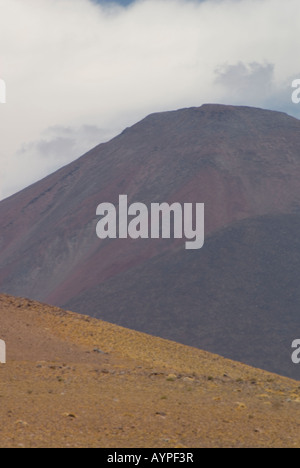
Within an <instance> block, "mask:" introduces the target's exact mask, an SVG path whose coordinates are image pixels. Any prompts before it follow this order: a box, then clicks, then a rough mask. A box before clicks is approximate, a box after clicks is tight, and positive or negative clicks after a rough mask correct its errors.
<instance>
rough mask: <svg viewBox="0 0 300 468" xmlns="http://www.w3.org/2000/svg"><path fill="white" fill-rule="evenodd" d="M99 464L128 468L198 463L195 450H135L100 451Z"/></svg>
mask: <svg viewBox="0 0 300 468" xmlns="http://www.w3.org/2000/svg"><path fill="white" fill-rule="evenodd" d="M100 458H101V462H102V463H104V464H105V465H106V466H111V465H112V464H129V465H130V466H140V467H143V466H149V465H156V464H159V465H161V464H164V463H167V464H171V465H174V464H178V463H188V464H189V465H192V464H194V463H197V462H199V461H200V457H197V454H196V451H195V450H187V449H185V450H182V449H179V450H178V449H168V450H160V449H158V450H153V449H137V450H130V449H129V450H126V449H119V450H114V449H112V450H109V449H102V450H101V452H100Z"/></svg>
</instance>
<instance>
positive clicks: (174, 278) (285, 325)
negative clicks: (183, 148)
mask: <svg viewBox="0 0 300 468" xmlns="http://www.w3.org/2000/svg"><path fill="white" fill-rule="evenodd" d="M299 232H300V215H279V216H264V217H261V218H258V219H250V220H245V221H240V222H238V223H236V224H235V225H233V226H231V227H228V228H226V229H223V230H221V231H219V232H218V233H216V234H214V235H212V236H211V237H210V238H209V239H208V240H207V241H206V244H205V248H203V249H202V250H200V251H198V252H186V251H184V250H182V249H180V248H178V249H177V250H176V251H174V252H167V253H165V254H163V255H161V256H160V257H156V258H155V259H152V260H149V261H148V262H146V263H144V264H143V265H141V266H139V267H136V268H135V269H132V270H130V271H127V272H126V273H123V274H120V275H119V276H118V277H115V278H111V279H110V280H108V281H105V282H103V283H102V284H100V285H99V286H98V287H95V288H94V289H92V290H90V291H89V292H88V293H86V294H83V295H82V296H79V297H77V298H75V299H74V300H72V301H70V302H68V303H67V304H66V307H68V308H70V309H71V310H78V311H85V310H86V309H87V308H88V310H89V311H90V313H92V315H94V316H96V317H98V318H103V319H105V320H110V321H113V322H115V323H118V324H120V325H123V326H126V327H129V328H133V329H136V330H140V331H146V330H147V331H148V332H149V333H152V334H156V335H159V336H161V337H164V338H168V339H172V340H175V341H180V342H182V343H184V344H189V345H192V346H195V347H198V348H203V349H206V350H209V351H214V352H216V353H218V354H221V355H223V356H225V357H228V358H233V357H234V358H235V359H236V360H239V361H242V362H245V363H247V364H251V365H253V366H256V367H260V368H264V369H268V370H271V371H273V372H276V373H279V374H283V375H287V376H291V377H294V378H298V379H299V378H300V368H298V367H297V366H296V365H294V364H293V363H292V361H291V354H292V349H291V343H292V341H293V340H294V339H296V338H297V337H298V338H299V336H298V335H299V333H298V332H299V324H300V314H299V304H300V288H299V277H300V236H299ZM99 298H101V300H99ZM297 333H298V335H297Z"/></svg>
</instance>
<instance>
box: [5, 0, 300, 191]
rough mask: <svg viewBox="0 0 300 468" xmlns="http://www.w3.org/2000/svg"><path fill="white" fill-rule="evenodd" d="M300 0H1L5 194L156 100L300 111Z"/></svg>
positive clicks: (108, 134) (156, 106)
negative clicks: (298, 83) (296, 86)
mask: <svg viewBox="0 0 300 468" xmlns="http://www.w3.org/2000/svg"><path fill="white" fill-rule="evenodd" d="M299 17H300V2H299V0H289V1H288V2H282V0H201V1H200V0H135V1H133V2H128V1H125V0H122V1H121V0H119V1H118V2H113V1H110V0H101V1H100V0H0V79H2V80H4V81H5V84H6V104H1V103H0V125H1V128H0V132H1V133H0V135H1V140H0V167H1V172H0V199H3V198H5V197H7V196H9V195H11V194H13V193H15V192H17V191H19V190H21V189H22V188H24V187H26V186H27V185H29V184H31V183H33V182H35V181H37V180H39V179H41V178H42V177H44V176H46V175H48V174H49V173H51V172H53V171H55V170H56V169H58V168H59V167H62V166H63V165H65V164H67V163H69V162H71V161H72V160H74V159H76V158H78V157H79V156H81V155H82V154H83V153H85V152H86V151H88V150H89V149H91V148H92V147H94V146H95V145H97V144H99V143H101V142H105V141H108V140H109V139H110V138H112V137H113V136H115V135H117V134H118V133H120V132H121V131H122V130H123V129H124V128H125V127H128V126H130V125H133V124H134V123H136V122H137V121H139V120H141V119H142V118H144V117H145V116H147V115H148V114H150V113H153V112H161V111H168V110H174V109H179V108H183V107H192V106H201V105H202V104H204V103H223V104H234V105H249V106H255V107H262V108H267V109H272V110H278V111H283V112H287V113H289V114H290V115H293V116H295V117H297V118H300V104H299V105H296V104H293V103H292V100H291V95H292V88H291V83H292V81H293V80H295V79H297V78H300V60H299V58H298V57H299V55H298V38H299Z"/></svg>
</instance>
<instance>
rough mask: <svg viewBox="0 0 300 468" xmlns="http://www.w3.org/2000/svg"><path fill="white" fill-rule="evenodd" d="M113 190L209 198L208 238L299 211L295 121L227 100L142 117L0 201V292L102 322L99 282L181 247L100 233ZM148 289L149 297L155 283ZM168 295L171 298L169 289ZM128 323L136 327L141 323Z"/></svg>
mask: <svg viewBox="0 0 300 468" xmlns="http://www.w3.org/2000/svg"><path fill="white" fill-rule="evenodd" d="M120 194H126V195H128V198H129V202H130V203H133V202H141V203H145V204H146V205H149V206H150V204H151V203H153V202H169V203H171V202H181V203H184V202H193V203H197V202H198V203H205V231H206V239H209V238H210V236H211V235H212V234H214V233H217V232H219V231H220V230H222V229H223V228H226V227H230V226H231V224H232V223H236V222H238V221H242V220H247V219H250V218H254V217H258V216H265V215H280V214H293V213H294V214H295V213H297V212H299V209H300V122H299V121H298V120H296V119H294V118H292V117H289V116H287V115H286V114H282V113H278V112H272V111H266V110H261V109H254V108H248V107H232V106H223V105H204V106H202V107H200V108H192V109H184V110H179V111H175V112H167V113H160V114H154V115H150V116H149V117H147V118H146V119H144V120H143V121H141V122H140V123H138V124H136V125H134V126H133V127H131V128H129V129H126V130H125V131H124V132H123V133H122V134H121V135H120V136H118V137H117V138H115V139H113V140H112V141H110V142H108V143H105V144H102V145H100V146H98V147H96V148H95V149H93V150H92V151H90V152H89V153H87V154H86V155H84V156H83V157H82V158H80V159H79V160H77V161H75V162H73V163H72V164H70V165H68V166H66V167H65V168H63V169H61V170H59V171H57V172H56V173H54V174H52V175H50V176H49V177H47V178H45V179H44V180H42V181H40V182H38V183H36V184H34V185H33V186H31V187H29V188H27V189H25V190H23V191H22V192H20V193H18V194H16V195H14V196H13V197H10V198H9V199H7V200H4V201H2V202H1V203H0V229H1V230H0V248H1V251H0V290H1V291H3V292H6V293H9V294H13V295H19V296H26V297H30V298H32V299H37V300H42V301H45V302H48V303H51V304H54V305H59V306H66V305H72V304H73V306H74V307H75V311H79V312H82V313H86V314H91V315H97V316H99V317H103V316H105V318H106V319H107V320H109V317H107V316H106V315H105V305H104V304H103V301H102V296H101V294H103V291H102V290H101V294H100V292H99V294H100V295H99V297H98V296H97V294H96V293H95V291H96V290H97V287H100V285H104V284H105V283H106V282H107V281H114V280H115V281H116V282H118V283H119V284H120V285H122V278H123V275H124V274H126V275H127V274H129V273H130V272H131V271H133V270H134V271H136V269H137V268H143V267H145V268H146V266H147V264H148V263H149V261H151V259H156V258H158V257H159V258H164V257H162V256H164V255H167V256H170V255H171V256H172V253H173V254H174V256H176V255H179V252H181V253H182V249H184V246H183V242H184V241H182V242H179V241H173V240H150V239H149V240H124V239H120V240H119V239H117V240H104V241H101V240H99V239H98V238H97V236H96V231H95V229H96V223H97V218H96V214H95V213H96V207H97V206H98V204H99V203H102V202H111V203H117V201H118V198H119V195H120ZM220 242H221V241H220ZM232 248H234V245H233V247H232ZM202 251H205V246H204V248H203V249H202ZM189 258H191V255H190V254H189ZM200 265H201V263H200V264H199V267H200ZM177 268H178V271H177V270H176V271H177V274H180V265H179V264H178V265H177ZM149 281H150V279H149ZM168 287H171V286H170V285H169V286H168ZM148 288H149V290H151V291H152V292H153V295H154V296H155V295H156V292H155V288H154V284H151V283H150V284H149V285H148ZM134 290H135V291H138V290H139V285H138V283H137V284H136V287H135V288H134ZM90 291H93V301H89V300H88V298H89V293H90ZM161 294H162V292H161ZM164 294H165V295H166V296H168V297H170V298H171V297H172V292H171V291H170V290H166V291H165V292H164ZM83 297H84V301H83V299H82V300H81V298H83ZM123 300H124V299H123ZM170 300H171V299H170ZM177 300H178V298H177ZM198 300H199V298H197V297H195V303H197V301H198ZM183 306H184V304H183ZM208 306H209V304H208ZM134 307H138V304H135V306H134ZM158 307H159V302H158ZM76 309H77V310H76ZM108 309H109V307H108ZM141 313H142V312H141ZM161 313H162V314H164V311H162V312H161ZM128 314H129V315H130V314H131V312H128ZM122 317H123V318H124V312H122V313H121V312H120V316H117V317H113V320H114V321H115V322H119V323H121V324H123V319H122ZM169 319H170V320H172V318H171V317H169ZM169 319H168V320H169ZM166 320H167V319H166ZM124 322H126V320H124ZM132 326H135V328H139V325H138V321H137V323H136V324H134V323H133V324H132ZM157 328H158V329H157V334H158V335H159V334H160V333H159V327H157ZM143 331H147V329H145V327H144V326H143ZM151 331H153V330H151ZM154 331H155V330H154ZM184 333H185V332H184ZM170 337H171V338H172V336H170ZM295 338H296V337H295ZM178 339H179V341H180V337H178ZM184 341H185V342H186V341H187V340H184ZM199 345H200V346H201V343H200V344H199ZM231 357H233V358H234V356H231Z"/></svg>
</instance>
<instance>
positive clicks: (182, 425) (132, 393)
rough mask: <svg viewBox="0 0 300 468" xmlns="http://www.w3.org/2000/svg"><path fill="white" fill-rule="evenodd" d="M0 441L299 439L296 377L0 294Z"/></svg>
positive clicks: (226, 443)
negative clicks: (0, 343) (2, 357)
mask: <svg viewBox="0 0 300 468" xmlns="http://www.w3.org/2000/svg"><path fill="white" fill-rule="evenodd" d="M0 321H1V322H0V323H1V332H0V337H1V338H2V339H4V340H5V341H6V343H7V350H8V363H7V364H6V365H1V366H0V401H1V405H0V418H1V429H0V446H1V447H112V448H118V447H160V448H161V447H187V448H189V447H192V448H194V447H246V446H247V447H249V446H251V447H299V446H300V435H299V417H300V388H299V382H296V381H293V380H289V379H287V378H283V377H279V376H277V375H274V374H270V373H267V372H264V371H261V370H257V369H253V368H251V367H247V366H245V365H242V364H238V363H235V362H233V361H229V360H225V359H223V358H221V357H219V356H216V355H213V354H209V353H207V352H203V351H200V350H197V349H194V348H190V347H186V346H183V345H179V344H176V343H173V342H170V341H166V340H162V339H158V338H153V337H151V336H149V335H145V334H142V333H138V332H134V331H130V330H127V329H123V328H120V327H117V326H114V325H110V324H108V323H105V322H102V321H99V320H96V319H92V318H89V317H86V316H81V315H78V314H74V313H71V312H65V311H63V310H61V309H58V308H52V307H49V306H46V305H44V304H40V303H37V302H32V301H29V300H27V299H16V298H12V297H9V296H5V295H2V296H0Z"/></svg>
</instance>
